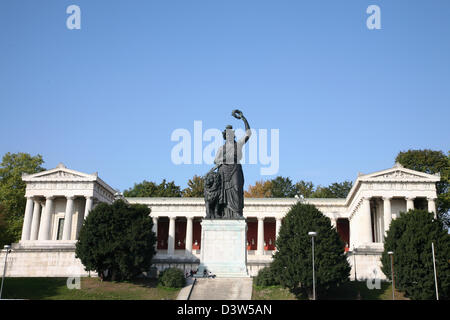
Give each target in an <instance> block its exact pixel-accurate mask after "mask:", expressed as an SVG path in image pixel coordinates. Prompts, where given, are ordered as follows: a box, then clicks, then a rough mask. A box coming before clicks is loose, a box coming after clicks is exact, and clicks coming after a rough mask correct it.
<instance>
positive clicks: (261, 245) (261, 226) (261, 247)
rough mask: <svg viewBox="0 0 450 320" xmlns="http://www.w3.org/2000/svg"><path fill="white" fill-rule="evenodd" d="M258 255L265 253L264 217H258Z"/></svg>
mask: <svg viewBox="0 0 450 320" xmlns="http://www.w3.org/2000/svg"><path fill="white" fill-rule="evenodd" d="M256 251H257V254H258V255H261V256H262V255H263V254H264V217H258V242H257V246H256Z"/></svg>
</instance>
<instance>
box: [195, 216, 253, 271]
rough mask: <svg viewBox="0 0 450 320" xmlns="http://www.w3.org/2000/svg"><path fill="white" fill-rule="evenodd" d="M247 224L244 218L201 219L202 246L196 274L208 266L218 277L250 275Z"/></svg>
mask: <svg viewBox="0 0 450 320" xmlns="http://www.w3.org/2000/svg"><path fill="white" fill-rule="evenodd" d="M246 239H247V223H246V222H245V220H244V219H241V220H207V219H204V220H203V221H202V249H201V257H200V266H199V268H198V271H197V274H196V276H197V277H203V272H204V270H205V269H206V270H207V271H208V273H209V272H211V273H212V274H214V275H216V276H217V277H249V274H248V272H247V250H246Z"/></svg>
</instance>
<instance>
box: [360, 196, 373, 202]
mask: <svg viewBox="0 0 450 320" xmlns="http://www.w3.org/2000/svg"><path fill="white" fill-rule="evenodd" d="M361 199H363V200H364V201H370V199H372V197H369V196H363V197H361Z"/></svg>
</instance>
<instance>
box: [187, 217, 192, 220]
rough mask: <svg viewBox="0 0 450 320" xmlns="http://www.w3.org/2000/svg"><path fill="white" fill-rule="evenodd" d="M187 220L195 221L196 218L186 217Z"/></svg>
mask: <svg viewBox="0 0 450 320" xmlns="http://www.w3.org/2000/svg"><path fill="white" fill-rule="evenodd" d="M186 220H194V217H186Z"/></svg>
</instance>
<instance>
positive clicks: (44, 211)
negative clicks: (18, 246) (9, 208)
mask: <svg viewBox="0 0 450 320" xmlns="http://www.w3.org/2000/svg"><path fill="white" fill-rule="evenodd" d="M79 197H82V198H85V201H86V202H85V209H84V219H86V217H87V216H88V214H89V212H90V211H91V210H92V207H93V203H94V198H93V197H91V196H65V198H66V208H65V213H64V228H63V235H62V240H71V239H72V218H73V214H74V207H75V206H74V201H75V199H76V198H79ZM55 199H56V197H55V196H48V197H43V196H34V197H27V202H26V206H25V216H24V221H23V227H22V237H21V240H22V241H27V240H51V234H52V233H51V227H52V226H51V224H52V216H53V214H54V210H55V208H54V203H55Z"/></svg>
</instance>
